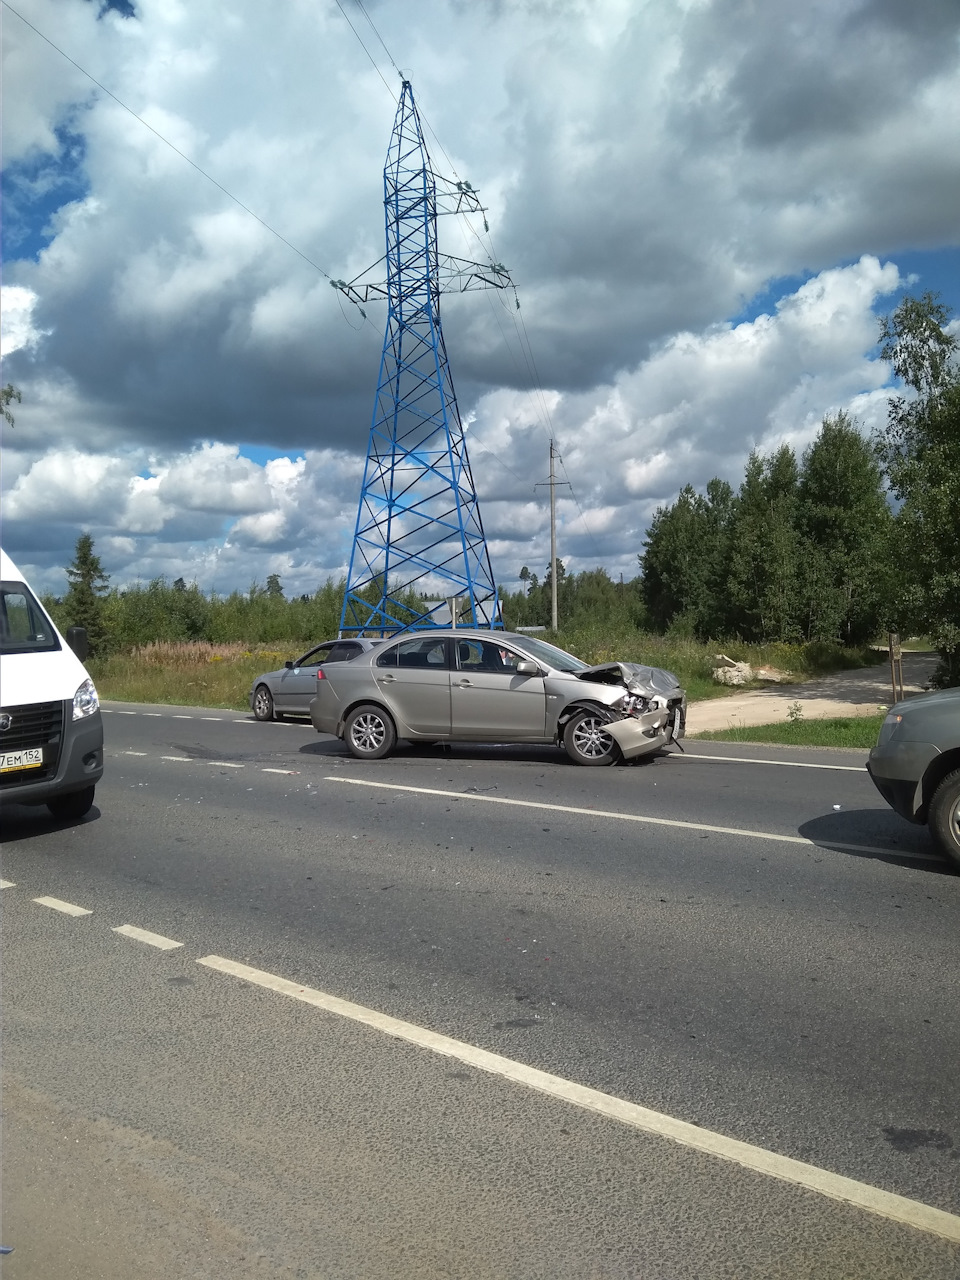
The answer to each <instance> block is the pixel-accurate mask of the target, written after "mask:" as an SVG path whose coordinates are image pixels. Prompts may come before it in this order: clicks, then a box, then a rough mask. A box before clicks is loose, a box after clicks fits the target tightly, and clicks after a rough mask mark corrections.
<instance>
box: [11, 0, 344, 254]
mask: <svg viewBox="0 0 960 1280" xmlns="http://www.w3.org/2000/svg"><path fill="white" fill-rule="evenodd" d="M0 3H2V4H3V7H4V8H5V9H9V10H10V12H11V13H12V14H13V15H14V16H15V17H17V18H19V19H20V21H21V22H22V23H23V24H24V25H25V26H27V27H29V28H30V30H31V31H33V32H34V33H35V34H36V35H38V36H39V37H40V39H41V40H44V41H45V42H46V43H47V44H48V45H49V46H50V48H51V49H54V50H56V52H57V53H59V54H60V56H61V58H65V59H66V61H67V62H69V63H70V65H71V66H72V67H76V69H77V70H78V71H79V72H80V74H81V75H84V76H86V77H87V79H88V80H89V81H90V82H91V83H92V84H95V85H96V86H97V88H98V89H100V90H101V91H102V92H103V93H105V94H106V95H107V97H108V98H112V99H113V101H114V102H115V103H116V104H117V105H118V106H120V107H123V109H124V111H126V112H128V113H129V114H130V115H132V116H133V118H134V120H138V121H139V122H140V124H142V125H143V127H144V128H145V129H149V130H150V132H151V133H152V134H153V135H154V136H155V137H157V138H159V139H160V141H161V142H162V143H163V144H164V145H165V146H167V147H169V148H170V150H171V151H175V152H176V154H177V155H178V156H179V157H180V158H181V160H185V161H186V162H187V164H188V165H190V167H191V168H192V169H196V171H197V173H199V174H201V175H202V176H203V177H204V178H206V179H207V181H208V182H212V183H213V185H214V186H215V187H216V188H217V190H218V191H222V192H223V194H224V195H225V196H226V197H227V198H228V199H229V200H232V201H233V203H234V204H235V205H238V206H239V207H240V208H241V209H242V210H243V211H244V213H246V214H249V215H250V217H251V218H253V219H254V221H256V222H259V223H260V225H261V227H263V228H264V229H265V230H267V231H269V232H270V234H271V235H272V236H276V238H277V239H278V240H279V241H280V242H281V244H285V245H286V246H287V248H288V249H292V250H293V252H294V253H295V254H296V255H297V256H298V257H300V258H302V259H303V260H304V262H306V263H309V265H310V266H311V267H313V268H314V270H315V271H319V272H320V274H321V275H322V276H323V277H324V279H325V280H330V279H332V277H331V276H330V275H329V274H328V272H326V271H324V269H323V267H321V266H320V264H319V263H318V262H314V260H313V258H311V257H310V256H309V255H308V254H306V253H304V252H303V250H302V249H298V248H297V246H296V245H295V244H292V243H291V242H290V241H289V240H288V239H287V238H286V236H284V235H281V234H280V232H279V231H278V230H277V229H276V227H272V226H271V225H270V223H269V222H267V221H266V220H265V219H264V218H261V217H260V215H259V214H258V213H254V211H253V210H252V209H251V208H250V206H249V205H246V204H244V203H243V201H242V200H241V199H239V197H237V196H235V195H234V194H233V192H232V191H230V190H228V189H227V188H226V187H225V186H224V185H223V183H222V182H218V181H217V179H216V178H215V177H213V175H212V174H210V173H208V172H207V171H206V169H204V168H203V167H202V166H201V165H199V164H197V162H196V161H195V160H191V158H190V157H189V156H188V155H187V154H186V153H185V152H183V151H181V150H180V148H179V147H178V146H176V145H175V144H174V143H172V142H171V141H170V139H169V138H165V137H164V135H163V134H162V133H161V132H160V131H159V129H155V128H154V127H153V125H152V124H149V123H148V122H147V121H146V120H144V118H143V116H141V115H137V113H136V111H134V109H133V107H130V106H128V105H127V103H125V102H124V101H123V99H122V98H118V97H117V95H116V94H115V93H114V92H113V91H112V90H111V89H108V88H107V86H106V85H105V84H101V82H100V81H99V80H98V79H97V78H96V76H92V75H91V74H90V72H89V71H87V69H86V68H85V67H82V66H81V65H80V63H79V62H77V61H76V60H75V59H74V58H71V57H70V55H69V53H66V52H64V50H63V49H61V48H60V46H59V45H58V44H55V43H54V42H53V41H52V40H51V39H50V37H49V36H47V35H44V33H43V32H42V31H41V30H40V29H39V27H35V26H34V25H33V23H32V22H30V21H28V19H26V18H25V17H24V16H23V14H22V13H20V12H19V11H18V10H17V9H15V8H14V7H13V5H12V4H10V3H9V0H0Z"/></svg>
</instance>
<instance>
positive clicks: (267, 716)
mask: <svg viewBox="0 0 960 1280" xmlns="http://www.w3.org/2000/svg"><path fill="white" fill-rule="evenodd" d="M253 714H254V716H255V718H256V719H257V720H272V719H273V697H272V696H271V693H270V690H269V689H268V688H267V686H266V685H265V684H258V685H257V690H256V693H254V695H253Z"/></svg>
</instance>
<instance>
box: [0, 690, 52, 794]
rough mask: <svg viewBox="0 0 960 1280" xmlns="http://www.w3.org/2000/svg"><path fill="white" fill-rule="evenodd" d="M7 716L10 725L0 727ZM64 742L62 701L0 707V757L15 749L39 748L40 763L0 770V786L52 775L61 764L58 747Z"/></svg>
mask: <svg viewBox="0 0 960 1280" xmlns="http://www.w3.org/2000/svg"><path fill="white" fill-rule="evenodd" d="M8 716H9V718H10V721H9V727H8V728H7V729H3V728H2V726H3V725H4V724H6V723H7V717H8ZM62 742H63V703H62V702H32V703H28V704H27V705H26V706H22V707H2V708H0V756H4V757H5V756H8V755H10V754H11V753H13V752H15V751H30V750H32V749H34V748H36V747H40V748H41V749H42V751H43V764H42V765H41V766H40V767H39V768H37V767H36V766H34V767H33V768H28V769H6V768H4V769H3V772H2V773H0V787H10V786H13V785H15V784H17V783H21V782H41V781H42V780H43V779H44V778H53V777H55V776H56V773H57V766H58V765H59V763H60V747H61V744H62Z"/></svg>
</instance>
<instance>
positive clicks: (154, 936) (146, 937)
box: [113, 924, 183, 951]
mask: <svg viewBox="0 0 960 1280" xmlns="http://www.w3.org/2000/svg"><path fill="white" fill-rule="evenodd" d="M113 932H114V933H122V934H123V936H124V937H125V938H136V940H137V942H146V943H149V945H150V946H151V947H159V949H160V950H161V951H172V950H173V949H174V948H175V947H182V946H183V943H182V942H174V940H173V939H172V938H165V937H164V936H163V934H162V933H151V932H150V930H149V929H138V928H137V926H136V925H135V924H121V925H118V926H117V928H116V929H114V930H113Z"/></svg>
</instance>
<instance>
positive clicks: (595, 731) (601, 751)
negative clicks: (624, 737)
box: [573, 717, 612, 760]
mask: <svg viewBox="0 0 960 1280" xmlns="http://www.w3.org/2000/svg"><path fill="white" fill-rule="evenodd" d="M573 742H574V746H575V747H576V748H577V750H578V751H579V752H580V754H581V755H582V756H589V757H590V758H591V759H593V760H596V759H598V758H599V757H600V756H605V755H606V754H607V752H608V751H609V750H610V744H611V742H612V739H611V737H610V735H609V733H607V732H606V731H605V730H604V728H603V721H602V720H598V719H596V718H595V717H591V718H589V719H586V720H581V721H580V723H579V724H578V725H577V726H576V728H575V729H574V731H573Z"/></svg>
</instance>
